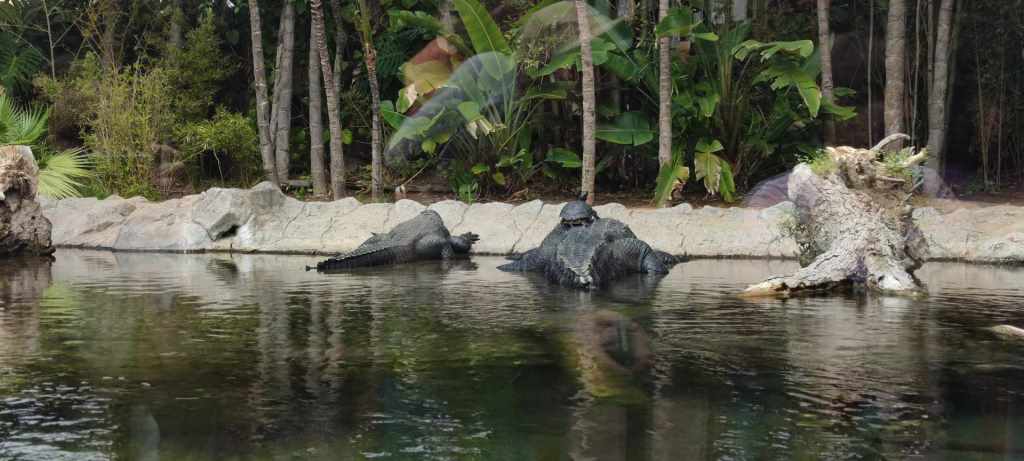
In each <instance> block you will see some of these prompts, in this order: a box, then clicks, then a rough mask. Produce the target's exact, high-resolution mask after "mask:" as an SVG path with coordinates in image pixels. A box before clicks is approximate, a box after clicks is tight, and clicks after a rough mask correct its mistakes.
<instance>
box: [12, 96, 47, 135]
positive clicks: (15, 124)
mask: <svg viewBox="0 0 1024 461" xmlns="http://www.w3.org/2000/svg"><path fill="white" fill-rule="evenodd" d="M49 118H50V111H49V109H42V108H39V107H37V108H31V109H22V108H19V107H17V106H15V105H14V101H13V100H12V99H11V97H10V96H7V95H6V94H4V93H2V92H0V145H4V144H33V143H35V142H36V141H37V140H38V139H39V138H40V137H41V136H42V135H43V133H45V132H46V121H47V120H48V119H49Z"/></svg>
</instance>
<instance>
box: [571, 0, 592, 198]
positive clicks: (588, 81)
mask: <svg viewBox="0 0 1024 461" xmlns="http://www.w3.org/2000/svg"><path fill="white" fill-rule="evenodd" d="M574 2H575V3H576V21H577V25H578V29H579V34H580V55H581V60H582V67H583V82H582V83H583V178H582V183H583V184H582V186H581V188H580V189H581V190H582V191H583V192H586V193H587V203H594V177H595V175H596V171H595V170H596V168H595V158H594V157H595V155H596V152H595V140H594V128H595V124H596V106H597V101H596V96H595V94H594V93H595V89H594V84H595V82H594V59H593V56H592V54H591V50H590V20H589V15H590V12H589V7H588V6H587V3H586V2H584V1H583V0H574Z"/></svg>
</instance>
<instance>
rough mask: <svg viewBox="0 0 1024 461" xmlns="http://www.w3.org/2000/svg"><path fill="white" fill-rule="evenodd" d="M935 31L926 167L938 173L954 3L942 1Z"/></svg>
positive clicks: (943, 135) (929, 97) (942, 138)
mask: <svg viewBox="0 0 1024 461" xmlns="http://www.w3.org/2000/svg"><path fill="white" fill-rule="evenodd" d="M941 1H942V3H941V4H940V6H939V19H938V24H937V25H936V32H935V58H934V59H935V61H934V70H933V72H932V84H931V94H930V95H928V152H929V153H930V155H931V157H929V158H928V166H929V167H931V168H932V169H934V170H936V171H940V168H941V166H942V158H943V151H944V147H945V143H946V110H947V109H946V100H947V98H946V93H947V92H949V86H948V85H949V74H950V72H949V68H950V64H951V57H952V53H951V51H952V47H951V46H950V43H951V42H952V40H953V3H954V0H941Z"/></svg>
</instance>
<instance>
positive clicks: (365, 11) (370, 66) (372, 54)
mask: <svg viewBox="0 0 1024 461" xmlns="http://www.w3.org/2000/svg"><path fill="white" fill-rule="evenodd" d="M368 3H369V2H367V1H366V0H359V9H360V12H359V19H360V29H362V35H363V59H364V62H365V63H366V78H367V79H368V80H369V83H370V111H371V112H372V114H371V116H370V120H371V122H370V125H371V126H370V159H371V160H370V191H371V196H372V198H373V201H375V202H376V201H379V200H380V199H381V198H382V194H381V189H382V188H383V185H382V184H381V182H382V181H383V172H382V171H381V170H382V168H383V165H382V162H381V152H380V143H381V139H380V138H381V135H380V84H379V82H378V81H377V50H376V49H375V48H374V47H373V30H371V25H370V24H371V23H370V15H371V14H373V13H372V12H371V11H370V8H369V5H368Z"/></svg>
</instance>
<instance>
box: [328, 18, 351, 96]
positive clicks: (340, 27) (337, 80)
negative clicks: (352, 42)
mask: <svg viewBox="0 0 1024 461" xmlns="http://www.w3.org/2000/svg"><path fill="white" fill-rule="evenodd" d="M331 14H332V15H334V47H335V48H334V91H335V92H336V93H338V94H339V95H340V94H341V66H342V64H344V61H343V57H344V56H345V54H344V53H345V45H346V42H348V38H347V37H346V36H345V26H344V24H343V20H342V17H341V1H340V0H331Z"/></svg>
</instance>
